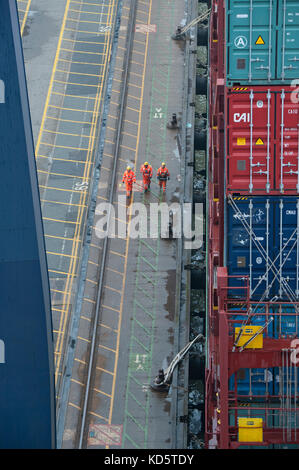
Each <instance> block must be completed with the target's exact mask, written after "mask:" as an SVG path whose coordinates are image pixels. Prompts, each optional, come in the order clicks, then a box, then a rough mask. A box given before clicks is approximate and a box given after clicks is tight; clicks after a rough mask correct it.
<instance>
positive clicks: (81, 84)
mask: <svg viewBox="0 0 299 470" xmlns="http://www.w3.org/2000/svg"><path fill="white" fill-rule="evenodd" d="M73 63H74V62H73ZM54 82H55V83H62V84H63V85H76V86H89V87H90V86H92V87H95V88H96V87H97V85H88V84H85V83H73V82H64V81H63V80H56V79H55V80H54ZM51 107H53V108H59V109H68V108H60V107H59V106H52V105H51ZM70 111H80V113H82V109H78V110H77V109H70ZM86 112H87V113H90V112H91V111H86Z"/></svg>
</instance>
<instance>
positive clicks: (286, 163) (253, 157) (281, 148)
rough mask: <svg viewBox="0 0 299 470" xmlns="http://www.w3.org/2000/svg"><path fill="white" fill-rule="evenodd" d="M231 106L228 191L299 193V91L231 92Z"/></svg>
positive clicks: (253, 89) (248, 89) (238, 89)
mask: <svg viewBox="0 0 299 470" xmlns="http://www.w3.org/2000/svg"><path fill="white" fill-rule="evenodd" d="M226 107H227V109H226V116H227V122H226V132H227V134H226V138H227V142H226V149H227V159H226V162H227V163H226V185H227V191H228V192H231V193H240V194H256V195H257V194H284V195H287V194H297V193H299V99H298V88H295V87H288V86H286V87H283V86H280V87H278V86H276V87H264V86H263V87H260V86H256V87H233V88H231V89H229V88H228V89H227V90H226Z"/></svg>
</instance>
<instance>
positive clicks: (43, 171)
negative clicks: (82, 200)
mask: <svg viewBox="0 0 299 470" xmlns="http://www.w3.org/2000/svg"><path fill="white" fill-rule="evenodd" d="M37 171H38V173H46V174H47V175H54V176H63V177H65V178H79V179H84V180H86V179H87V180H89V179H90V178H88V177H87V176H77V175H67V174H66V173H53V172H52V171H45V170H37ZM79 207H83V206H82V204H79Z"/></svg>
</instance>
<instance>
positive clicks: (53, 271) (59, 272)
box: [49, 269, 69, 312]
mask: <svg viewBox="0 0 299 470" xmlns="http://www.w3.org/2000/svg"><path fill="white" fill-rule="evenodd" d="M49 272H50V273H55V274H69V273H65V272H63V271H55V270H54V269H49ZM54 310H55V308H54ZM56 310H57V309H56ZM58 311H59V312H60V310H58Z"/></svg>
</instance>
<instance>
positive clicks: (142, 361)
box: [129, 352, 150, 372]
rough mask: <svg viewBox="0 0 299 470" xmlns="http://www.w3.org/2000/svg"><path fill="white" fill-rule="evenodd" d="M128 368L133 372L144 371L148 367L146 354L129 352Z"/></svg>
mask: <svg viewBox="0 0 299 470" xmlns="http://www.w3.org/2000/svg"><path fill="white" fill-rule="evenodd" d="M129 364H130V368H131V369H132V371H134V372H137V371H139V372H144V371H145V370H148V369H149V368H150V363H149V357H148V354H140V353H133V352H131V353H130V363H129Z"/></svg>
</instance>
